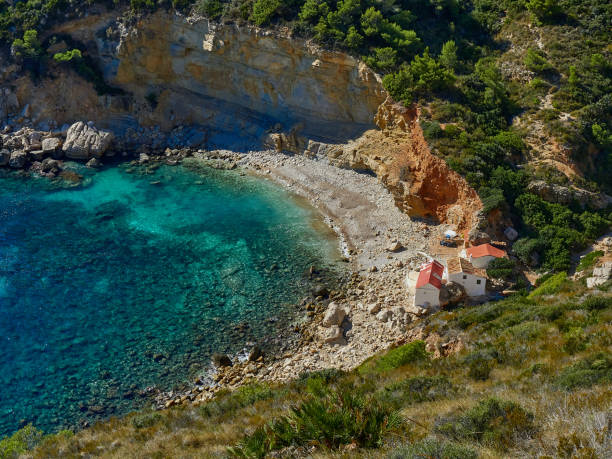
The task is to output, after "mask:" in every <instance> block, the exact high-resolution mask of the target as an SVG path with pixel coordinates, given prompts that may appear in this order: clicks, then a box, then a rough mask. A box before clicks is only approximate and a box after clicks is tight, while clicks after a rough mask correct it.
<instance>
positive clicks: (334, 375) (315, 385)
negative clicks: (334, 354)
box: [297, 368, 346, 396]
mask: <svg viewBox="0 0 612 459" xmlns="http://www.w3.org/2000/svg"><path fill="white" fill-rule="evenodd" d="M345 374H346V373H345V372H344V371H342V370H338V369H336V368H327V369H324V370H319V371H314V372H305V373H302V374H301V375H300V377H299V378H298V380H297V384H298V386H299V390H302V388H304V389H305V390H306V392H308V393H309V394H312V395H318V396H323V395H324V394H325V393H326V392H327V390H328V389H329V386H330V385H332V384H333V383H335V382H337V381H338V380H339V379H340V378H341V377H342V376H344V375H345Z"/></svg>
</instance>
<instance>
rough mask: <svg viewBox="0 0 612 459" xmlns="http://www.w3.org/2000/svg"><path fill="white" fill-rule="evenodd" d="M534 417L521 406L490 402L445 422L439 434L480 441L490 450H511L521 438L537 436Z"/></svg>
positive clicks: (455, 415)
mask: <svg viewBox="0 0 612 459" xmlns="http://www.w3.org/2000/svg"><path fill="white" fill-rule="evenodd" d="M533 420H534V416H533V414H531V413H529V412H528V411H526V410H525V409H523V408H522V407H521V406H520V405H519V404H518V403H515V402H511V401H506V400H499V399H496V398H489V399H486V400H483V401H481V402H480V403H478V404H477V405H476V406H475V407H473V408H472V409H470V410H468V411H467V412H465V413H461V412H459V413H456V414H452V415H450V416H449V417H446V418H443V419H441V420H440V421H439V422H438V423H437V425H436V431H437V432H438V433H440V434H443V435H446V436H448V437H450V438H452V439H454V440H456V441H470V442H471V441H477V442H479V443H481V444H483V445H485V446H488V447H490V448H495V449H499V450H504V451H505V450H507V449H508V448H510V447H511V446H513V445H514V444H515V441H516V440H517V439H518V438H523V437H530V436H531V435H533V434H534V433H535V430H536V429H535V425H534V422H533Z"/></svg>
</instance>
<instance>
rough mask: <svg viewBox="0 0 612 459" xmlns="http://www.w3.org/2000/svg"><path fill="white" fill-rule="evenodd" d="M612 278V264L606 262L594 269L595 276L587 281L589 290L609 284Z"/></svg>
mask: <svg viewBox="0 0 612 459" xmlns="http://www.w3.org/2000/svg"><path fill="white" fill-rule="evenodd" d="M611 277H612V262H606V263H604V264H603V265H601V266H598V267H596V268H595V269H593V275H592V276H591V277H588V278H587V280H586V283H587V287H588V288H595V287H598V286H599V285H603V284H605V283H606V282H608V279H610V278H611Z"/></svg>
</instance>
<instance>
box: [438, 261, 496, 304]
mask: <svg viewBox="0 0 612 459" xmlns="http://www.w3.org/2000/svg"><path fill="white" fill-rule="evenodd" d="M446 278H447V279H448V281H449V282H455V283H457V284H460V285H462V286H463V288H464V289H465V293H467V294H468V296H482V295H484V294H485V290H486V285H487V275H486V273H485V272H484V270H483V269H478V268H474V266H473V265H472V263H470V262H469V261H468V260H466V259H465V258H459V257H455V258H450V259H449V260H448V261H447V262H446Z"/></svg>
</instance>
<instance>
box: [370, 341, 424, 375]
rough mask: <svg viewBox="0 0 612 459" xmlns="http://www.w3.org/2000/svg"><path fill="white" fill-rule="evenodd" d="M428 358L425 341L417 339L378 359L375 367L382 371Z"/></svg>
mask: <svg viewBox="0 0 612 459" xmlns="http://www.w3.org/2000/svg"><path fill="white" fill-rule="evenodd" d="M428 358H429V354H428V353H427V351H426V350H425V342H424V341H421V340H417V341H412V342H410V343H408V344H404V345H402V346H399V347H396V348H395V349H392V350H390V351H389V352H388V353H387V354H385V355H384V356H382V357H381V358H380V359H378V360H377V361H376V364H375V368H376V370H377V371H381V372H382V371H389V370H393V369H395V368H399V367H401V366H403V365H406V364H408V363H414V362H422V361H425V360H427V359H428Z"/></svg>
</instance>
